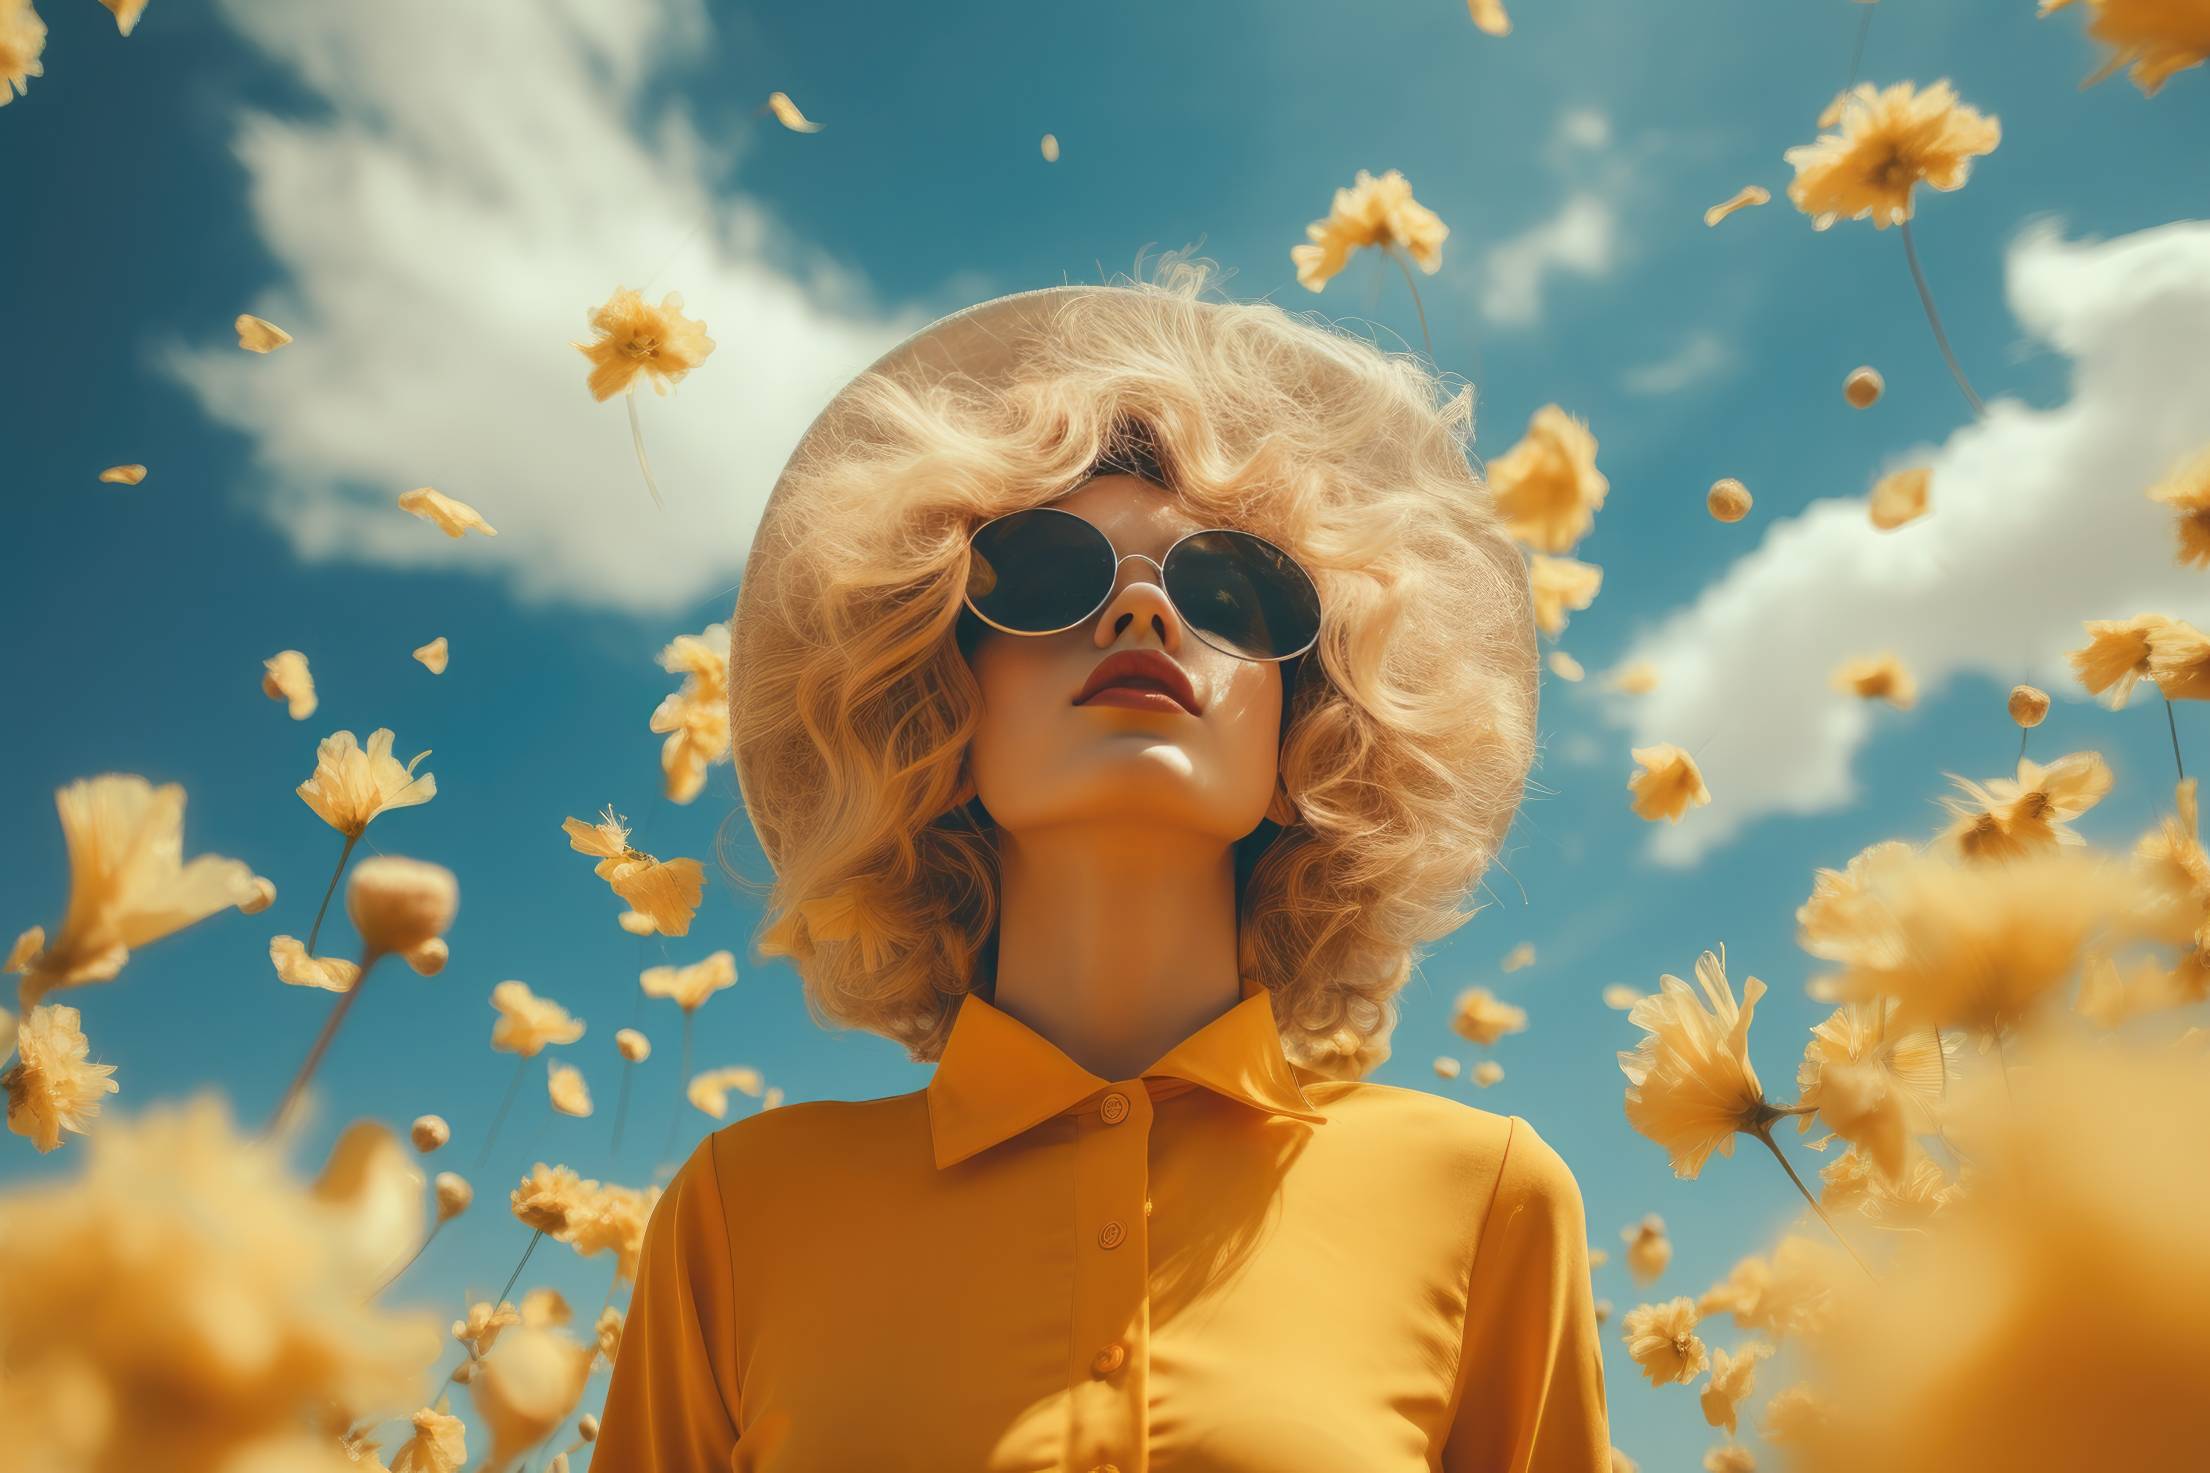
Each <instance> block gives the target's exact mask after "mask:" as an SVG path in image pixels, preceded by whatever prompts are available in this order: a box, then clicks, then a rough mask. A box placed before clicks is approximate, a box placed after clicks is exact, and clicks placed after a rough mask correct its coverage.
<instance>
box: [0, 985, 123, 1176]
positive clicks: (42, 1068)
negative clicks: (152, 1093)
mask: <svg viewBox="0 0 2210 1473" xmlns="http://www.w3.org/2000/svg"><path fill="white" fill-rule="evenodd" d="M81 1022H82V1018H81V1015H80V1014H79V1013H78V1012H77V1010H76V1009H75V1008H71V1007H64V1006H62V1005H61V1004H60V1003H47V1004H45V1005H44V1006H41V1007H35V1008H32V1009H31V1010H30V1012H29V1013H28V1014H26V1015H25V1016H24V1018H23V1021H22V1023H21V1024H20V1025H19V1026H18V1028H17V1029H16V1035H15V1048H16V1053H17V1058H16V1062H15V1063H14V1064H13V1065H12V1066H11V1067H10V1068H9V1069H8V1070H7V1072H6V1073H4V1074H0V1089H5V1090H6V1091H7V1096H8V1129H10V1130H12V1131H14V1132H15V1133H16V1134H17V1135H20V1136H24V1137H27V1138H28V1139H29V1140H30V1142H31V1144H32V1145H34V1146H36V1147H38V1149H39V1151H40V1153H41V1154H43V1153H45V1152H47V1151H51V1150H53V1149H55V1148H56V1147H58V1146H59V1145H60V1144H61V1134H62V1132H63V1131H65V1130H67V1131H74V1132H75V1133H77V1134H78V1135H83V1134H85V1127H86V1125H87V1124H88V1123H90V1121H91V1120H92V1118H93V1117H94V1116H96V1115H98V1114H99V1113H100V1100H101V1097H102V1096H105V1095H111V1094H114V1093H115V1092H116V1091H117V1090H119V1089H121V1088H122V1086H121V1085H118V1084H117V1083H116V1082H115V1081H114V1080H113V1079H111V1078H109V1077H108V1076H109V1075H111V1074H113V1073H114V1072H115V1066H114V1065H113V1064H92V1063H87V1062H86V1055H87V1054H89V1053H90V1051H91V1045H90V1044H88V1043H87V1042H86V1041H85V1036H84V1029H83V1027H82V1026H80V1025H81ZM0 1056H4V1055H0Z"/></svg>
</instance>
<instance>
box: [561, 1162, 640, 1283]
mask: <svg viewBox="0 0 2210 1473" xmlns="http://www.w3.org/2000/svg"><path fill="white" fill-rule="evenodd" d="M659 1201H660V1188H658V1187H647V1188H645V1189H644V1190H642V1191H639V1190H638V1189H636V1188H635V1187H624V1186H617V1185H615V1184H613V1183H611V1182H609V1183H607V1184H606V1185H605V1186H603V1187H600V1188H599V1191H598V1195H597V1196H596V1197H595V1198H594V1199H593V1201H592V1203H591V1207H590V1210H589V1211H588V1212H586V1213H584V1214H582V1215H581V1216H580V1217H579V1218H578V1219H577V1221H576V1222H575V1223H574V1224H573V1225H572V1226H571V1227H570V1229H569V1235H568V1242H569V1245H570V1246H571V1247H573V1248H574V1249H575V1250H576V1252H577V1253H579V1254H581V1255H582V1256H583V1257H585V1258H591V1257H595V1256H596V1255H598V1254H600V1253H604V1252H608V1251H611V1252H612V1253H613V1255H614V1281H615V1282H616V1283H619V1284H628V1283H634V1282H635V1281H636V1278H637V1264H638V1261H639V1260H640V1258H641V1257H642V1256H643V1254H644V1251H645V1227H646V1225H647V1224H648V1223H649V1222H650V1221H651V1220H652V1209H653V1208H654V1207H655V1206H656V1205H658V1203H659Z"/></svg>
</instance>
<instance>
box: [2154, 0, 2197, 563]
mask: <svg viewBox="0 0 2210 1473" xmlns="http://www.w3.org/2000/svg"><path fill="white" fill-rule="evenodd" d="M2204 25H2205V29H2206V31H2210V10H2206V13H2205V21H2204ZM2149 499H2150V500H2151V501H2160V502H2162V503H2163V504H2164V505H2166V506H2168V507H2171V508H2172V509H2173V510H2175V511H2177V512H2178V513H2179V516H2178V518H2177V519H2176V521H2175V523H2174V526H2173V532H2174V534H2175V535H2176V537H2177V538H2178V542H2179V561H2180V562H2181V563H2183V564H2185V565H2186V566H2188V567H2190V568H2201V567H2210V445H2206V446H2204V447H2203V448H2202V449H2200V450H2198V451H2196V452H2195V453H2194V454H2193V455H2192V456H2190V457H2188V458H2187V459H2186V460H2184V461H2182V462H2181V463H2180V464H2178V465H2176V466H2174V467H2173V468H2172V473H2171V474H2170V475H2168V476H2166V477H2165V478H2164V479H2163V480H2162V481H2160V482H2159V483H2157V484H2156V485H2154V486H2151V487H2150V488H2149Z"/></svg>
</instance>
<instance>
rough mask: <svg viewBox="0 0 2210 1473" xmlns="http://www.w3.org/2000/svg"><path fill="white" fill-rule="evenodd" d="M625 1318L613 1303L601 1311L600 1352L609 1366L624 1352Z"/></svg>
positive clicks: (593, 1439) (594, 1440)
mask: <svg viewBox="0 0 2210 1473" xmlns="http://www.w3.org/2000/svg"><path fill="white" fill-rule="evenodd" d="M625 1318H626V1316H624V1315H623V1314H622V1312H621V1311H620V1310H618V1309H616V1308H615V1307H614V1306H613V1305H611V1304H609V1305H607V1306H606V1308H604V1309H602V1310H600V1311H599V1322H598V1339H599V1354H600V1355H601V1356H603V1357H605V1359H606V1363H607V1364H608V1365H609V1366H611V1365H612V1364H614V1359H615V1357H617V1356H619V1355H620V1354H621V1353H622V1323H623V1321H624V1319H625ZM591 1440H592V1441H593V1442H596V1441H597V1440H598V1438H597V1436H596V1435H595V1434H594V1435H593V1436H592V1439H591Z"/></svg>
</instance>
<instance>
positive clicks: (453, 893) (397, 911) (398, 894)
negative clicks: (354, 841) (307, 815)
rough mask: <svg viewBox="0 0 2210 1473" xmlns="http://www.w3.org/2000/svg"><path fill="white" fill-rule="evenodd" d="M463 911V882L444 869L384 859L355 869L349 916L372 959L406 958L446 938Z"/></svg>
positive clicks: (347, 909)
mask: <svg viewBox="0 0 2210 1473" xmlns="http://www.w3.org/2000/svg"><path fill="white" fill-rule="evenodd" d="M459 908H460V882H459V881H458V880H457V879H455V878H454V876H453V872H452V871H451V870H449V869H447V868H445V866H443V865H441V864H430V863H428V862H426V861H424V860H419V859H401V858H399V857H398V856H397V855H387V854H379V855H376V856H375V857H373V858H370V859H364V860H362V861H361V862H360V863H359V864H357V865H355V866H353V879H352V881H351V882H350V883H349V884H348V885H347V886H346V888H345V913H346V914H347V915H349V916H351V917H352V918H353V926H354V929H355V930H357V931H359V932H360V933H361V941H362V943H363V944H364V945H365V946H366V948H367V949H368V950H369V951H370V952H373V953H379V954H380V953H383V952H397V953H399V954H400V955H401V956H404V955H406V954H407V953H408V952H411V951H413V950H415V949H416V948H417V947H419V946H421V945H422V944H423V943H424V942H426V941H430V940H433V939H434V938H436V937H439V936H442V935H443V934H444V933H445V929H446V928H447V927H448V926H450V925H452V924H453V912H454V911H456V910H458V909H459Z"/></svg>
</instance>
